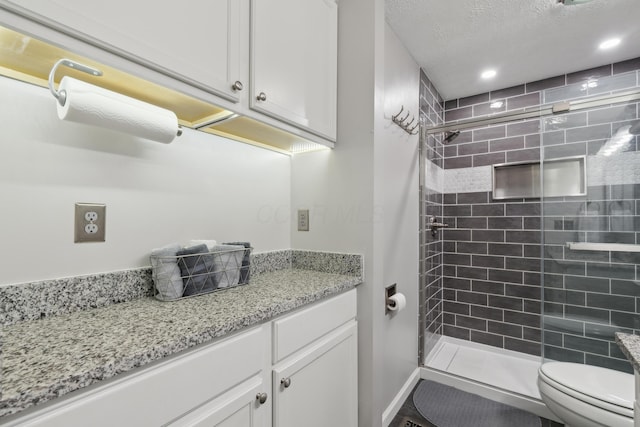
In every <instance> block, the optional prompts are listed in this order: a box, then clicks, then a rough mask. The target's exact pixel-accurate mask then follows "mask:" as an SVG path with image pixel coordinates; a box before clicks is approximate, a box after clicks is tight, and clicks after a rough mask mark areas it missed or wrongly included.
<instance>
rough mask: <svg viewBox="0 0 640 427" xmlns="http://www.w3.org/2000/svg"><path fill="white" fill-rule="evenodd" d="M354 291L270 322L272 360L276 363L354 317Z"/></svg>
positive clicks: (355, 301)
mask: <svg viewBox="0 0 640 427" xmlns="http://www.w3.org/2000/svg"><path fill="white" fill-rule="evenodd" d="M356 308H357V298H356V290H355V289H352V290H350V291H348V292H346V293H344V294H341V295H338V296H335V297H332V298H330V299H328V300H326V301H322V302H320V303H318V304H315V305H313V306H311V307H308V308H304V309H302V310H300V311H298V312H295V313H293V314H290V315H287V316H285V317H283V318H281V319H278V320H275V321H274V322H273V363H277V362H279V361H281V360H282V359H284V358H285V357H288V356H290V355H291V354H293V353H295V352H296V351H297V350H300V349H301V348H303V347H304V346H306V345H308V344H310V343H312V342H313V341H315V340H317V339H318V338H320V337H322V336H323V335H326V334H327V333H329V332H331V331H333V330H334V329H336V328H338V327H339V326H341V325H343V324H345V323H346V322H348V321H349V320H351V319H354V318H355V317H356Z"/></svg>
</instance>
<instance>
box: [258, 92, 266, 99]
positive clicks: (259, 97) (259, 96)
mask: <svg viewBox="0 0 640 427" xmlns="http://www.w3.org/2000/svg"><path fill="white" fill-rule="evenodd" d="M256 99H257V100H258V101H266V100H267V94H266V93H264V92H260V93H259V94H258V96H256Z"/></svg>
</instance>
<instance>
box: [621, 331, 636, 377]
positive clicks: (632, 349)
mask: <svg viewBox="0 0 640 427" xmlns="http://www.w3.org/2000/svg"><path fill="white" fill-rule="evenodd" d="M616 343H618V346H619V347H620V349H621V350H622V352H623V353H624V355H625V356H627V359H629V362H631V364H632V365H633V368H634V369H635V370H637V371H640V336H638V335H632V334H625V333H623V332H616Z"/></svg>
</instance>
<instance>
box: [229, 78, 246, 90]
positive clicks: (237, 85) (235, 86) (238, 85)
mask: <svg viewBox="0 0 640 427" xmlns="http://www.w3.org/2000/svg"><path fill="white" fill-rule="evenodd" d="M231 89H233V90H234V91H235V92H240V91H241V90H242V89H244V85H243V84H242V82H241V81H240V80H237V81H236V82H235V83H234V84H232V85H231Z"/></svg>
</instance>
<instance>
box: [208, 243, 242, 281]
mask: <svg viewBox="0 0 640 427" xmlns="http://www.w3.org/2000/svg"><path fill="white" fill-rule="evenodd" d="M211 252H213V253H214V255H213V257H214V263H215V273H214V275H213V277H214V280H215V282H216V285H218V287H219V288H226V287H228V286H234V285H237V284H238V282H239V281H240V267H242V258H243V257H244V246H236V245H217V246H215V247H214V248H213V250H212V251H211Z"/></svg>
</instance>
